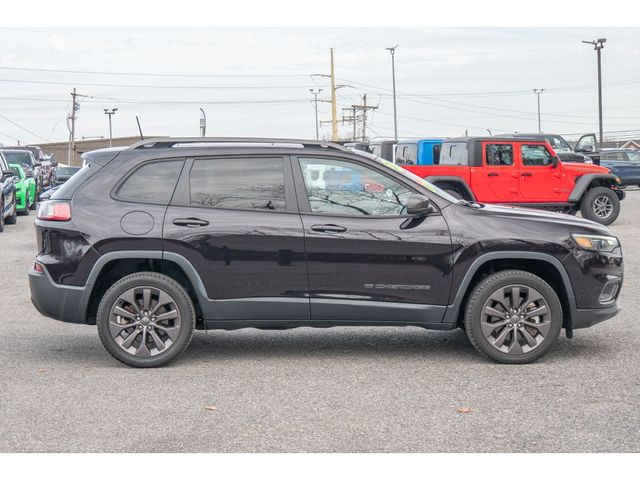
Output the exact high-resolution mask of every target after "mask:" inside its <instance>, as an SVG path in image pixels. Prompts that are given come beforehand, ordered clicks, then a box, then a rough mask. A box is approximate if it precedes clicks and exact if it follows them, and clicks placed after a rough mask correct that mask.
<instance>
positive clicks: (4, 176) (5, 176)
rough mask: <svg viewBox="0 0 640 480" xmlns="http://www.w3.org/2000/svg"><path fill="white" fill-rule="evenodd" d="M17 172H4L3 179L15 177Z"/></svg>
mask: <svg viewBox="0 0 640 480" xmlns="http://www.w3.org/2000/svg"><path fill="white" fill-rule="evenodd" d="M14 175H15V172H14V171H13V170H2V178H9V177H13V176H14Z"/></svg>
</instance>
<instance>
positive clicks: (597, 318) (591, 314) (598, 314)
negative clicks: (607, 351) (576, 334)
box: [571, 301, 622, 329]
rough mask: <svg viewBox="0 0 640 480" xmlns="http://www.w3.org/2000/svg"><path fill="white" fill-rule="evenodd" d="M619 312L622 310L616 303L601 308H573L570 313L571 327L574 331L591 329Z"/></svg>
mask: <svg viewBox="0 0 640 480" xmlns="http://www.w3.org/2000/svg"><path fill="white" fill-rule="evenodd" d="M620 310H622V308H621V307H620V305H618V302H617V301H616V302H615V303H614V304H613V305H610V306H607V307H603V308H573V309H572V311H571V326H572V328H574V329H577V328H588V327H592V326H593V325H596V324H598V323H600V322H604V321H605V320H608V319H610V318H613V317H615V316H616V315H617V314H618V313H619V312H620Z"/></svg>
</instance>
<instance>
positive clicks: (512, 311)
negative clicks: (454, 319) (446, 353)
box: [464, 270, 562, 363]
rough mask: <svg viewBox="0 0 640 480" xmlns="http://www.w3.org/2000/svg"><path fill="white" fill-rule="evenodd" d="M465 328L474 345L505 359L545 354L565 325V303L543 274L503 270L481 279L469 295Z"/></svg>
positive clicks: (517, 360) (526, 360)
mask: <svg viewBox="0 0 640 480" xmlns="http://www.w3.org/2000/svg"><path fill="white" fill-rule="evenodd" d="M464 323H465V330H466V332H467V336H468V337H469V340H470V341H471V343H472V344H473V346H474V347H475V348H476V349H477V350H478V351H480V352H481V353H483V354H485V355H487V356H489V357H491V358H492V359H494V360H496V361H498V362H501V363H529V362H532V361H535V360H537V359H538V358H540V357H542V356H543V355H544V354H545V353H546V352H547V351H548V350H549V348H551V346H552V345H553V343H554V342H555V340H556V339H557V338H558V335H559V333H560V329H561V328H562V306H561V305H560V300H559V299H558V296H557V295H556V294H555V292H554V291H553V289H552V288H551V287H550V286H549V284H547V283H546V282H545V281H544V280H542V279H541V278H540V277H538V276H536V275H533V274H532V273H529V272H525V271H521V270H505V271H501V272H497V273H494V274H492V275H489V276H487V277H485V278H484V279H482V280H481V281H480V282H479V283H478V284H477V285H476V287H475V288H474V289H473V291H472V292H471V294H470V295H469V299H468V301H467V306H466V310H465V318H464Z"/></svg>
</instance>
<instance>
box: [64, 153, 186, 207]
mask: <svg viewBox="0 0 640 480" xmlns="http://www.w3.org/2000/svg"><path fill="white" fill-rule="evenodd" d="M182 164H183V161H182V160H171V161H168V162H153V163H147V164H145V165H143V166H142V167H140V168H138V169H137V170H135V171H134V172H133V173H132V174H131V175H130V176H129V178H127V179H126V180H125V181H124V183H123V184H122V186H121V187H120V188H119V189H118V193H117V194H116V195H117V197H118V198H119V199H121V200H129V201H133V202H142V203H161V204H166V203H169V201H170V200H171V196H172V195H173V190H174V188H175V186H176V182H177V181H178V176H179V175H180V170H181V169H182ZM79 173H80V172H78V173H77V174H75V175H74V176H73V177H71V178H72V179H73V178H75V177H77V176H78V175H79Z"/></svg>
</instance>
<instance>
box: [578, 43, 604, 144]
mask: <svg viewBox="0 0 640 480" xmlns="http://www.w3.org/2000/svg"><path fill="white" fill-rule="evenodd" d="M606 41H607V39H606V38H599V39H597V40H594V41H593V42H589V41H586V40H583V41H582V43H588V44H589V45H593V49H594V50H595V51H596V53H597V56H598V120H599V127H600V131H599V133H600V135H599V136H600V148H602V143H603V141H604V139H603V137H602V63H601V58H600V57H601V52H600V51H601V50H602V49H603V48H604V43H605V42H606Z"/></svg>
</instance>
